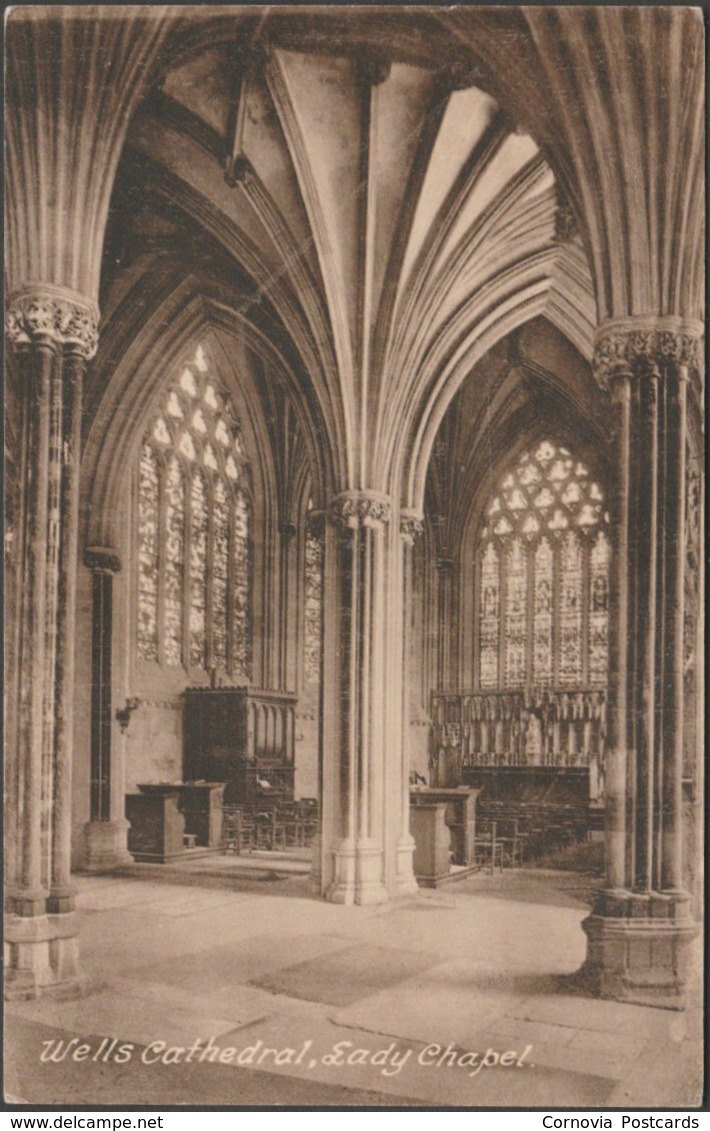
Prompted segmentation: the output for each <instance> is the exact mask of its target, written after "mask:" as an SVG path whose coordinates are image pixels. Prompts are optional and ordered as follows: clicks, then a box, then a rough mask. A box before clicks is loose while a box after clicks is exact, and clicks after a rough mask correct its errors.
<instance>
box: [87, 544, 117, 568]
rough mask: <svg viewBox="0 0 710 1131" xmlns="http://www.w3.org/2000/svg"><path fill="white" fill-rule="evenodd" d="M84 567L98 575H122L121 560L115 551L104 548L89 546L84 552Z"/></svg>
mask: <svg viewBox="0 0 710 1131" xmlns="http://www.w3.org/2000/svg"><path fill="white" fill-rule="evenodd" d="M84 565H85V566H86V567H87V569H91V570H94V572H96V573H120V572H121V559H120V557H119V555H118V554H117V553H116V551H115V550H110V549H107V548H106V547H104V546H87V547H86V549H85V550H84Z"/></svg>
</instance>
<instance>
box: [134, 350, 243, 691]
mask: <svg viewBox="0 0 710 1131" xmlns="http://www.w3.org/2000/svg"><path fill="white" fill-rule="evenodd" d="M250 539H251V492H250V482H249V466H248V463H247V460H246V458H245V455H244V447H243V444H242V440H241V436H240V429H239V422H238V420H237V417H236V414H235V413H234V411H233V409H232V407H231V405H230V403H229V400H228V398H227V397H226V396H225V394H224V393H223V391H222V390H221V389H220V388H219V385H218V382H217V380H216V378H215V376H214V374H213V371H212V367H211V364H210V360H209V357H208V354H207V350H206V349H205V347H204V346H203V345H199V346H198V347H197V349H196V350H195V352H194V354H193V355H192V356H191V357H190V358H189V359H188V361H187V362H186V364H184V365H183V366H182V368H181V370H180V373H179V376H178V378H177V380H176V381H175V382H174V383H173V384H172V385H171V386H169V387H168V388H167V389H166V391H165V393H164V395H163V397H162V400H161V404H160V407H159V409H158V411H157V413H156V415H155V416H154V417H153V419H152V421H151V422H150V425H149V426H148V428H147V429H146V432H145V435H144V437H143V443H142V446H141V455H140V460H139V467H138V627H137V633H138V638H137V645H138V649H137V650H138V657H139V659H141V660H144V661H149V662H159V663H161V664H164V665H166V666H167V667H180V666H183V667H185V668H186V669H189V670H195V669H196V670H210V669H213V668H221V669H223V670H225V671H228V672H229V673H230V674H232V675H234V676H237V677H242V678H245V679H249V678H250V675H251V670H250V669H251V623H250V608H251V550H250Z"/></svg>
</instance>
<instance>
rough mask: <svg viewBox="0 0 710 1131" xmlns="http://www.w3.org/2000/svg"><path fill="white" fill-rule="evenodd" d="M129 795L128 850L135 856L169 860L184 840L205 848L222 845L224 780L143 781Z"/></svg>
mask: <svg viewBox="0 0 710 1131" xmlns="http://www.w3.org/2000/svg"><path fill="white" fill-rule="evenodd" d="M138 789H139V790H140V793H137V794H128V796H127V797H126V818H127V820H128V821H129V822H130V825H131V828H130V830H129V834H128V851H129V852H130V853H131V854H132V855H133V857H134V858H135V859H136V860H142V861H150V862H153V863H167V862H168V861H169V860H173V859H175V858H176V857H177V856H180V855H181V854H182V853H183V852H184V851H185V841H186V840H187V841H188V843H189V842H190V841H191V842H192V843H193V845H194V847H196V848H202V849H203V850H206V851H210V850H211V851H213V852H217V851H220V849H221V845H222V795H223V794H224V783H223V782H207V781H194V782H144V783H140V782H139V783H138Z"/></svg>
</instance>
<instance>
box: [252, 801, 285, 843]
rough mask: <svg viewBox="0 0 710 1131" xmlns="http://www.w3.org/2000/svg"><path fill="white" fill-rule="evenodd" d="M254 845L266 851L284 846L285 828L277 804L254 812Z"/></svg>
mask: <svg viewBox="0 0 710 1131" xmlns="http://www.w3.org/2000/svg"><path fill="white" fill-rule="evenodd" d="M256 847H257V848H259V849H262V850H264V851H266V852H278V851H279V850H283V849H285V848H286V830H285V828H284V824H283V821H282V820H281V818H280V816H279V810H278V806H276V805H274V806H273V807H272V808H271V809H262V810H259V811H258V812H257V814H256Z"/></svg>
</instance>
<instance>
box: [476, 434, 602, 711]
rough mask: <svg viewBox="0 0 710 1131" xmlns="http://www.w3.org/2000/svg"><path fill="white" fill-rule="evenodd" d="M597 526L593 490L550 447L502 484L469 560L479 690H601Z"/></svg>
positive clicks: (531, 455)
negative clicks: (474, 558)
mask: <svg viewBox="0 0 710 1131" xmlns="http://www.w3.org/2000/svg"><path fill="white" fill-rule="evenodd" d="M607 526H608V514H607V512H606V510H605V508H604V496H603V493H602V490H601V488H600V486H599V484H598V483H596V482H595V481H594V480H593V479H592V477H591V475H590V473H589V470H588V468H587V467H586V465H585V464H584V463H583V462H581V461H579V460H576V459H575V458H574V457H573V455H572V454H571V452H570V451H569V450H568V449H567V448H565V447H561V446H558V445H555V444H554V443H552V442H551V441H550V440H544V441H542V442H541V443H540V444H538V446H537V447H536V448H535V449H534V450H531V451H529V452H527V453H525V455H523V456H522V458H521V459H520V461H519V462H518V465H517V467H516V468H515V469H514V470H513V471H511V472H508V473H507V474H506V475H505V476H504V477H503V478H502V480H501V483H500V486H499V489H498V491H497V492H496V494H495V495H494V497H493V499H492V500H491V502H490V503H489V505H488V507H487V509H486V512H485V520H484V528H483V531H482V535H481V542H480V547H479V554H478V565H477V587H478V633H477V661H478V663H477V671H478V686H479V688H480V690H482V691H496V690H501V691H503V690H518V689H522V690H527V691H534V690H543V689H545V688H559V689H560V690H562V689H566V688H568V689H573V688H582V687H592V688H593V687H600V688H601V687H604V685H605V684H606V680H607V665H608V616H609V559H610V546H609V539H608V535H607Z"/></svg>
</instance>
